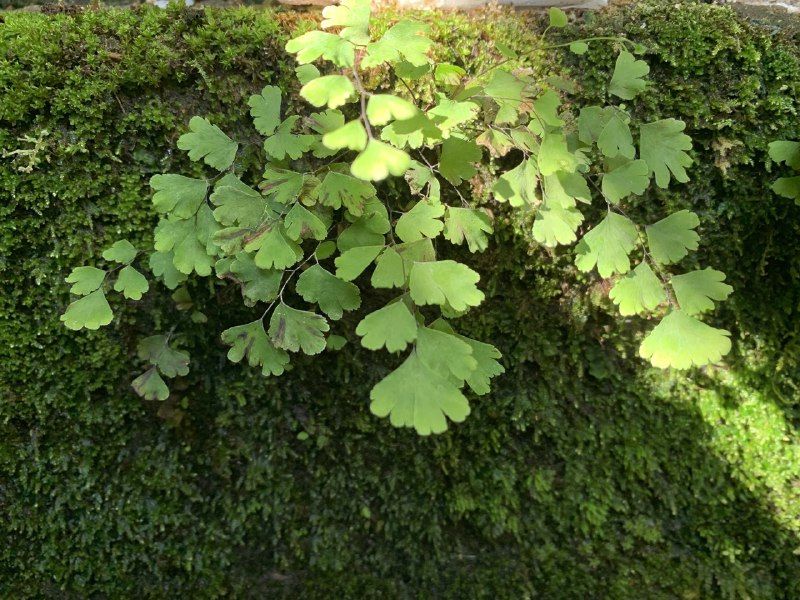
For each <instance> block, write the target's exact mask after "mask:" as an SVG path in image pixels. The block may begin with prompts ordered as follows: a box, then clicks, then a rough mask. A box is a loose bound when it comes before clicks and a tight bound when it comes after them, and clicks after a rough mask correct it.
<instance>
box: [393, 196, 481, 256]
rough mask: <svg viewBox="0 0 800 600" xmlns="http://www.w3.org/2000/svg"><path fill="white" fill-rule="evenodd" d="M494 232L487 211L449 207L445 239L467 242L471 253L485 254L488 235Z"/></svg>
mask: <svg viewBox="0 0 800 600" xmlns="http://www.w3.org/2000/svg"><path fill="white" fill-rule="evenodd" d="M492 232H493V229H492V221H491V218H490V217H489V215H488V214H486V212H485V211H483V210H481V209H477V208H456V207H453V206H448V207H447V216H446V217H445V220H444V237H445V239H447V240H448V241H450V242H451V243H453V244H463V243H464V242H467V247H468V248H469V251H470V252H483V251H484V250H486V248H487V247H488V246H489V238H488V237H486V234H487V233H488V234H491V233H492ZM429 237H433V236H429ZM404 239H405V238H404Z"/></svg>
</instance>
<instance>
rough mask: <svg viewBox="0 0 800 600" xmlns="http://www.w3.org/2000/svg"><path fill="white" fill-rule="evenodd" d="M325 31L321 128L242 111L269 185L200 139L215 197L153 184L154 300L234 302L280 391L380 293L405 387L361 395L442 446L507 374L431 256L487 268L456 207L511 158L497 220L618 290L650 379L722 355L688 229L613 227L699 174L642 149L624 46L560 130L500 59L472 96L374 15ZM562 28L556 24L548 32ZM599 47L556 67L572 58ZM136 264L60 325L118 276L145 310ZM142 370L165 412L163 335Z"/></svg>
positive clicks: (635, 89)
mask: <svg viewBox="0 0 800 600" xmlns="http://www.w3.org/2000/svg"><path fill="white" fill-rule="evenodd" d="M323 16H324V20H323V21H322V25H321V26H322V30H320V31H310V32H308V33H304V34H303V35H301V36H300V37H297V38H295V39H293V40H291V41H289V43H288V44H287V45H286V49H287V51H288V52H290V53H292V54H294V55H295V58H296V60H297V63H298V68H297V77H298V80H299V82H300V86H301V87H300V91H299V94H300V96H301V97H302V98H303V99H304V100H306V101H307V102H308V103H309V104H311V105H312V106H313V107H315V108H316V109H317V112H313V113H311V114H310V116H309V117H307V118H302V117H300V116H298V115H286V114H284V111H283V110H282V93H281V90H280V89H278V88H277V87H273V86H267V87H265V88H264V89H263V90H262V91H261V93H260V94H256V95H253V96H252V97H250V99H249V101H248V106H249V112H250V116H251V117H252V119H253V125H254V127H255V129H256V130H257V131H258V133H259V134H261V135H262V136H263V138H264V142H263V149H264V155H265V158H266V164H265V165H264V174H263V177H262V179H261V180H260V181H258V182H246V181H243V180H242V179H241V178H240V173H239V172H238V170H237V167H238V165H237V162H236V159H237V155H238V152H239V144H238V143H237V142H236V141H235V140H233V139H231V138H230V137H228V135H226V133H225V132H223V131H222V130H220V129H219V128H218V127H217V126H216V125H214V124H213V123H211V122H209V121H208V120H207V119H205V118H202V117H193V118H192V119H191V120H190V122H189V130H190V131H189V132H188V133H185V134H184V135H183V136H181V137H180V139H179V140H178V148H180V149H181V150H185V151H187V152H188V154H189V158H190V159H191V160H193V161H202V162H203V163H205V165H207V166H208V168H209V170H210V171H209V175H208V176H207V177H206V178H193V177H187V176H184V175H181V174H164V175H156V176H154V177H153V178H152V179H151V182H150V183H151V186H152V188H153V190H154V191H155V194H154V195H153V207H154V209H155V210H156V211H157V212H158V213H159V214H160V215H161V220H160V222H159V224H158V226H157V227H156V230H155V235H154V239H155V243H154V249H153V252H151V253H150V254H149V270H150V271H151V272H152V274H153V275H154V276H155V277H156V279H158V280H160V281H161V282H162V283H163V284H164V285H166V286H167V287H168V288H169V289H173V290H177V291H176V294H175V298H176V301H178V302H179V303H180V302H181V301H182V298H183V296H184V295H185V294H182V293H181V290H182V289H183V288H181V287H180V286H181V284H182V283H183V282H184V281H186V280H187V278H189V277H190V276H199V277H208V276H211V275H212V274H213V275H215V276H216V277H217V278H220V279H222V280H225V281H232V282H234V283H235V284H236V285H238V286H239V287H240V288H241V291H242V297H243V302H244V304H245V305H247V306H251V307H255V311H254V313H253V317H252V320H251V321H250V322H247V323H243V324H241V325H237V326H235V327H232V328H230V329H227V330H225V331H223V332H222V334H221V336H222V341H223V342H224V343H225V344H227V345H229V346H230V350H229V352H228V358H229V359H230V360H232V361H233V362H240V361H244V360H246V361H247V363H248V364H249V365H250V366H251V367H256V368H259V369H261V372H262V373H263V374H264V375H265V376H270V375H280V374H282V373H283V372H284V370H285V369H286V368H287V366H288V365H289V363H290V361H291V355H292V354H293V353H298V352H302V353H305V354H318V353H320V352H322V351H323V350H325V349H326V348H340V347H341V346H342V344H343V342H344V338H343V336H342V335H341V334H344V333H346V332H344V331H342V329H341V327H340V326H339V325H338V323H337V322H338V321H340V319H342V317H343V315H344V314H345V313H346V312H350V311H356V310H359V308H360V307H361V294H362V293H368V290H369V288H370V287H371V288H376V289H381V290H391V291H392V292H393V293H394V295H395V297H394V298H393V299H392V300H390V301H389V302H388V303H387V304H386V305H385V306H383V307H381V308H379V309H377V310H375V311H373V312H371V313H369V314H366V315H364V316H363V318H362V319H361V320H360V322H359V323H358V325H357V326H356V328H355V334H356V335H357V336H358V337H359V338H360V343H361V344H362V345H363V346H364V347H366V348H368V349H370V350H374V351H384V350H385V351H386V352H389V353H393V354H396V353H399V354H400V355H401V361H400V366H399V367H397V369H396V370H394V371H393V372H391V373H390V374H389V375H388V376H386V377H385V378H384V379H383V380H382V381H380V382H378V383H377V384H376V385H375V387H374V388H373V390H372V392H371V394H370V397H371V404H370V408H371V410H372V412H373V413H374V414H375V415H377V416H379V417H386V416H388V417H389V420H390V422H391V423H392V424H393V425H395V426H398V427H413V428H414V429H415V430H416V431H417V432H418V433H419V434H421V435H427V434H430V433H440V432H443V431H445V430H446V429H447V419H449V420H451V421H454V422H461V421H463V420H464V419H465V418H466V417H467V416H468V415H469V412H470V406H469V402H468V400H467V396H466V394H465V392H466V391H467V390H469V391H471V393H474V394H478V395H481V394H486V393H488V392H489V390H490V383H491V379H492V378H494V377H496V376H498V375H500V374H501V373H503V367H502V366H501V364H500V362H499V361H500V358H501V357H500V353H499V352H498V350H497V349H496V348H494V347H493V346H492V345H490V344H487V343H485V342H482V341H479V340H473V339H470V338H468V337H465V336H463V335H460V334H458V333H457V331H456V329H455V325H454V323H455V322H456V321H457V319H458V317H460V316H462V315H463V314H464V313H466V312H467V311H469V310H470V309H471V308H473V307H476V306H478V305H480V304H481V303H482V302H483V301H484V299H485V298H484V294H483V292H482V291H481V290H480V288H479V285H478V284H479V279H480V277H479V275H478V273H476V272H475V271H474V270H472V269H471V268H470V267H469V266H467V265H465V264H462V263H460V262H456V261H454V260H449V259H446V260H445V259H441V258H440V257H439V252H438V251H437V247H436V245H435V243H434V242H436V241H437V240H438V239H439V238H444V239H445V240H447V241H448V242H450V243H452V244H465V245H466V247H467V248H468V249H469V251H471V252H481V251H483V250H484V249H486V247H487V245H488V243H489V236H490V235H491V234H492V231H493V228H492V218H491V216H490V213H489V212H487V211H485V210H483V209H481V208H477V207H476V206H475V205H474V204H473V203H471V202H469V201H468V200H467V199H468V198H469V197H470V191H471V186H470V180H471V179H472V178H473V177H474V176H475V175H476V173H477V168H476V165H479V164H481V163H485V162H488V161H490V160H494V159H496V158H497V157H503V156H505V157H507V159H508V160H512V161H513V162H516V164H515V166H513V168H511V169H509V170H508V171H506V172H505V173H502V174H501V175H500V176H499V177H498V178H497V179H496V183H495V184H494V187H493V195H494V198H495V200H496V201H497V202H501V203H502V202H505V203H508V204H510V206H511V207H512V209H513V210H517V211H523V212H525V213H530V214H532V215H533V231H532V235H533V237H534V238H535V239H536V240H537V241H538V242H540V243H541V244H543V245H545V246H550V247H553V246H557V245H562V244H571V243H573V242H576V241H577V242H578V243H577V246H576V248H575V255H576V258H575V264H576V266H577V268H578V269H580V270H581V271H586V272H590V271H594V270H596V271H597V273H598V274H599V275H600V277H603V278H614V280H615V283H614V285H613V287H612V289H611V292H610V297H611V299H612V300H613V302H614V303H615V304H616V305H618V306H619V310H620V312H621V314H622V315H626V316H627V315H636V314H641V315H656V316H661V317H662V318H661V320H660V322H659V323H658V324H657V325H656V326H655V327H654V328H653V329H652V330H651V331H650V333H649V334H647V335H646V337H645V338H644V340H643V342H642V344H641V350H640V353H641V355H642V356H643V357H644V358H646V359H648V360H650V361H651V362H652V364H653V365H655V366H657V367H675V368H687V367H691V366H693V365H694V366H699V365H705V364H708V363H711V362H716V361H718V360H719V359H720V358H721V357H722V356H723V355H724V354H725V353H726V352H728V350H729V348H730V340H729V334H728V332H726V331H722V330H718V329H714V328H713V327H710V326H709V325H706V324H704V323H703V322H702V321H701V320H700V319H699V317H700V315H701V314H702V313H704V312H706V311H709V310H711V309H713V308H714V302H716V301H721V300H724V299H725V298H726V297H727V296H728V295H729V294H730V292H731V288H730V287H729V286H727V285H726V284H725V283H723V280H724V275H723V274H722V273H720V272H719V271H715V270H713V269H703V270H698V271H692V272H689V273H680V272H677V271H676V270H675V267H674V265H675V264H676V263H678V262H679V261H681V260H682V259H683V258H684V257H685V256H686V255H687V254H688V253H689V252H691V251H693V250H696V249H697V246H698V242H699V237H698V235H697V233H696V232H695V230H696V228H697V226H698V225H699V219H698V218H697V216H696V215H695V214H694V213H692V212H689V211H685V210H683V211H679V212H676V213H673V214H670V215H666V216H665V217H664V218H663V219H662V220H660V221H658V222H656V223H652V224H637V223H634V222H633V221H632V220H631V219H630V218H629V217H628V216H627V215H626V213H625V210H624V206H625V200H626V199H627V198H628V197H630V196H631V195H637V194H642V193H643V192H644V191H645V190H646V189H647V188H648V187H649V186H650V185H651V180H654V181H655V184H656V185H657V186H659V187H662V188H663V187H667V185H668V184H669V183H670V181H671V180H672V179H675V180H676V181H678V182H686V181H687V180H688V176H687V174H686V168H687V167H689V166H690V165H691V163H692V160H691V158H690V157H689V154H688V151H689V150H690V149H691V140H690V139H689V137H688V136H687V135H685V134H684V133H683V130H684V124H683V123H682V122H680V121H677V120H675V119H663V120H659V121H655V122H652V123H645V124H643V125H641V126H639V127H638V130H637V131H632V129H631V116H630V114H629V112H628V110H627V106H629V102H630V101H631V100H633V99H634V98H635V97H636V96H637V94H639V93H641V92H642V91H643V90H645V89H646V87H647V85H648V82H647V79H646V76H647V74H648V71H649V69H648V66H647V64H646V63H645V62H644V61H642V60H639V59H637V58H636V57H635V56H634V54H633V53H632V52H631V50H633V51H636V50H637V48H636V47H635V46H634V45H633V44H632V43H630V42H628V41H627V40H624V39H617V40H615V41H616V43H617V44H618V45H620V46H621V47H623V48H626V49H624V50H622V51H621V52H620V53H619V56H618V58H617V61H616V65H615V69H614V73H613V76H612V77H611V80H610V82H609V86H608V98H609V103H608V105H606V106H585V107H582V108H581V109H580V110H579V111H578V112H577V114H571V112H570V110H568V109H565V108H564V107H563V106H562V100H561V96H560V95H559V92H558V91H557V90H556V89H553V88H551V87H549V85H548V83H547V82H545V81H541V80H538V79H535V78H532V77H531V76H529V75H527V74H525V73H524V72H522V71H516V70H512V69H510V68H508V65H509V64H510V63H512V62H513V61H515V60H516V59H517V58H518V57H517V55H516V53H515V52H514V51H513V50H511V49H509V48H506V47H504V46H502V45H498V46H497V49H498V51H499V52H500V54H501V55H502V56H503V58H502V59H499V60H498V62H497V63H496V64H494V65H493V66H492V67H491V68H489V69H486V70H484V71H481V72H480V73H476V74H471V73H468V72H467V71H466V70H465V69H464V68H463V67H462V66H459V65H455V64H446V63H437V64H434V63H433V61H432V59H431V58H430V54H431V49H432V47H433V45H434V42H433V41H431V39H429V38H428V36H427V27H426V25H424V24H422V23H419V22H416V21H413V20H401V21H399V22H397V23H396V24H394V25H393V26H391V27H390V28H389V29H388V31H386V32H385V33H384V34H383V35H382V36H380V37H379V38H377V39H376V38H375V36H373V32H372V31H371V29H370V5H369V1H368V0H343V2H342V3H341V4H340V5H338V6H329V7H327V8H325V10H324V11H323ZM566 22H567V20H566V16H565V15H564V13H563V12H561V11H560V10H558V9H551V11H550V25H551V27H563V26H564V25H565V24H566ZM589 41H591V40H579V41H576V42H572V43H570V44H555V45H553V46H551V47H552V48H557V47H560V46H563V47H569V49H570V50H571V51H572V52H574V53H576V54H583V53H584V52H585V51H586V49H587V42H589ZM378 67H380V68H383V69H385V68H386V67H388V68H391V69H393V71H394V74H395V75H396V76H397V77H398V79H399V80H400V79H402V80H403V81H404V82H407V81H409V80H418V82H419V81H424V80H427V81H428V82H429V83H430V85H431V88H432V89H433V90H435V93H434V96H433V98H434V100H433V102H432V103H426V104H425V105H423V104H422V103H421V102H419V101H418V100H417V99H416V98H415V97H414V95H413V93H412V92H411V89H412V88H411V86H410V85H409V86H408V87H407V89H408V91H409V94H408V96H406V97H401V96H399V95H395V94H388V93H373V92H372V91H371V90H369V89H366V88H365V85H364V83H363V81H364V79H365V78H364V77H363V76H364V75H365V74H366V73H367V72H368V71H369V70H370V69H373V68H378ZM623 101H624V102H623ZM781 152H783V150H781ZM781 156H783V155H782V154H781ZM515 157H516V161H514V158H515ZM792 160H793V159H792ZM794 166H798V165H794ZM388 177H396V178H401V177H402V178H404V179H405V182H406V184H407V189H408V193H407V196H406V197H407V199H408V200H407V203H406V204H405V205H403V206H395V205H392V206H389V205H388V203H387V202H386V201H385V200H384V199H383V197H382V196H383V194H382V191H381V184H380V183H379V182H381V181H382V180H384V179H386V178H388ZM251 184H255V185H251ZM592 202H602V203H603V204H604V206H605V207H606V212H605V216H604V217H603V218H602V219H601V220H600V221H599V222H598V223H596V224H594V225H593V226H587V225H586V224H584V215H583V213H582V212H581V207H582V206H583V205H588V204H590V203H592ZM578 238H580V239H578ZM139 256H140V255H139V253H138V252H137V250H136V249H135V248H133V247H132V246H131V244H130V243H128V242H127V241H125V240H123V241H120V242H117V243H116V244H114V246H112V247H111V248H109V249H108V250H107V251H106V252H105V253H103V258H104V259H105V261H106V263H107V264H108V265H109V266H108V267H106V268H105V269H101V268H96V267H88V266H87V267H78V268H76V269H75V270H74V271H73V272H72V274H70V276H69V277H68V278H67V281H68V282H70V283H72V284H73V286H72V289H71V292H72V293H73V294H75V295H78V296H81V298H79V299H78V300H76V301H75V302H73V303H72V304H71V305H70V306H69V307H68V308H67V310H66V312H65V314H64V315H63V316H62V320H63V321H64V324H65V325H66V326H67V327H68V328H70V329H81V328H86V329H97V328H98V327H100V326H103V325H107V324H108V323H110V322H111V320H112V311H111V308H110V307H109V304H108V302H107V300H106V292H107V291H109V290H110V289H111V283H110V279H111V278H112V273H114V272H117V271H118V272H117V274H116V281H115V283H114V285H113V290H115V291H117V292H120V293H122V294H123V296H125V297H126V298H128V299H132V300H138V299H139V298H141V297H142V294H144V293H145V292H147V290H148V287H149V285H148V282H147V280H146V279H145V277H144V276H143V275H142V274H141V272H140V271H139V270H137V269H136V268H135V267H134V266H133V264H134V262H135V261H136V259H137V258H138V257H139ZM112 265H115V266H112ZM292 289H293V291H292ZM194 317H195V318H196V319H198V320H202V319H203V316H202V314H201V313H194ZM334 331H338V332H339V333H333V332H334ZM139 354H140V358H141V359H142V360H144V361H145V362H147V363H149V365H150V367H149V369H148V370H147V371H145V372H144V373H143V374H142V375H141V376H139V377H138V378H136V380H135V381H134V382H133V387H134V389H135V390H136V392H137V393H139V394H140V395H141V396H143V397H144V398H146V399H150V400H153V399H158V400H163V399H165V398H166V397H167V396H168V395H169V390H168V388H167V385H166V383H165V382H164V379H163V377H167V378H170V377H176V376H180V375H185V374H186V373H187V372H188V368H189V366H188V364H189V356H188V355H187V354H186V353H185V352H182V351H180V350H178V349H176V348H174V347H173V345H172V342H171V334H167V335H155V336H152V337H148V338H146V339H145V340H142V342H141V343H140V346H139Z"/></svg>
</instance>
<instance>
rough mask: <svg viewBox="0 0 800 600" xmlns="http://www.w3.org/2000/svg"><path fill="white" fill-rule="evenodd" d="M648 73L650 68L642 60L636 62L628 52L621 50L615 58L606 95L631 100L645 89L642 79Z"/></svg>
mask: <svg viewBox="0 0 800 600" xmlns="http://www.w3.org/2000/svg"><path fill="white" fill-rule="evenodd" d="M649 72H650V67H649V66H648V65H647V63H646V62H644V61H643V60H636V58H635V57H634V56H633V54H631V53H630V52H628V51H626V50H623V51H622V52H620V53H619V55H618V56H617V64H616V65H615V66H614V75H613V76H612V77H611V83H610V84H609V85H608V93H609V94H613V95H615V96H618V97H620V98H622V99H623V100H633V99H634V98H635V97H636V95H637V94H639V93H641V92H642V91H644V89H645V88H646V87H647V80H645V79H644V78H645V77H646V76H647V74H648V73H649Z"/></svg>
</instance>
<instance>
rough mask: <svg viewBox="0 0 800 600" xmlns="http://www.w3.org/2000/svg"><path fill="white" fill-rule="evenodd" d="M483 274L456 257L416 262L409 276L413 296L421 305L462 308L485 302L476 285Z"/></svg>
mask: <svg viewBox="0 0 800 600" xmlns="http://www.w3.org/2000/svg"><path fill="white" fill-rule="evenodd" d="M479 279H480V276H479V275H478V274H477V273H476V272H475V271H473V270H472V269H470V268H469V267H468V266H466V265H462V264H461V263H457V262H455V261H453V260H439V261H432V262H418V263H414V266H413V267H412V268H411V274H410V277H409V291H410V292H411V299H412V300H413V301H414V302H415V303H417V304H420V305H423V304H438V305H440V306H445V305H447V306H450V307H452V308H453V309H454V310H456V311H463V310H466V309H467V308H469V307H470V306H478V305H479V304H480V303H481V302H483V297H484V296H483V292H481V291H480V290H479V289H478V288H477V286H476V284H477V283H478V280H479Z"/></svg>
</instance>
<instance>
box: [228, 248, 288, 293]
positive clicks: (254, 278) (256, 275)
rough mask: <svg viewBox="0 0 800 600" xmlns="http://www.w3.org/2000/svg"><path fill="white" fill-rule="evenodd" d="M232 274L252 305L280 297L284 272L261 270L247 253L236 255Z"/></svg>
mask: <svg viewBox="0 0 800 600" xmlns="http://www.w3.org/2000/svg"><path fill="white" fill-rule="evenodd" d="M230 273H231V275H232V276H233V277H235V278H236V279H237V280H238V281H239V282H240V283H241V284H242V294H243V295H244V297H245V298H246V300H249V301H250V303H255V302H259V301H260V302H270V301H271V300H274V299H275V298H277V297H278V292H279V290H280V286H281V280H282V278H283V271H281V270H277V269H262V268H260V267H259V266H258V265H256V263H255V260H254V259H253V257H252V256H250V255H249V254H247V253H246V252H240V253H239V254H237V255H236V258H235V259H234V260H233V261H232V262H231V264H230ZM217 276H220V274H219V273H218V274H217Z"/></svg>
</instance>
